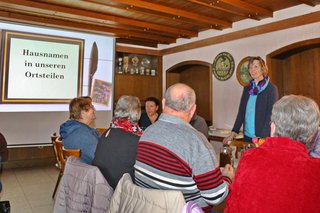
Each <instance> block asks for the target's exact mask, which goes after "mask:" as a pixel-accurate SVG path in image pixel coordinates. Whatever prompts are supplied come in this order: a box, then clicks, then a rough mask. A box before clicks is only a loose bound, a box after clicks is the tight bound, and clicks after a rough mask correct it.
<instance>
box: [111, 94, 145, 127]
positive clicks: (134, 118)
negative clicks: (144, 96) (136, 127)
mask: <svg viewBox="0 0 320 213" xmlns="http://www.w3.org/2000/svg"><path fill="white" fill-rule="evenodd" d="M140 116H141V104H140V100H139V98H137V97H135V96H128V95H123V96H121V97H120V98H119V100H118V102H117V105H116V109H115V110H114V117H115V118H128V120H129V121H130V122H133V123H135V122H138V121H139V119H140Z"/></svg>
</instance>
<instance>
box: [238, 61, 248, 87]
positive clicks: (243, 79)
mask: <svg viewBox="0 0 320 213" xmlns="http://www.w3.org/2000/svg"><path fill="white" fill-rule="evenodd" d="M249 60H250V56H247V57H245V58H244V59H242V60H241V61H240V62H239V64H238V67H237V79H238V81H239V83H240V84H241V85H242V86H247V85H248V84H249V82H250V81H251V80H252V78H251V76H250V73H249V69H248V64H249Z"/></svg>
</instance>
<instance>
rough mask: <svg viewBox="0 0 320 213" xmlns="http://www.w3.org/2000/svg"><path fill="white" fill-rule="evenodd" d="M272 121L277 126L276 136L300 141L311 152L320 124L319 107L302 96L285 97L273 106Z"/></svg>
mask: <svg viewBox="0 0 320 213" xmlns="http://www.w3.org/2000/svg"><path fill="white" fill-rule="evenodd" d="M271 121H272V122H274V124H275V126H276V130H275V133H274V136H284V137H288V138H291V139H293V140H296V141H299V142H301V143H303V144H305V145H306V147H307V149H308V150H310V149H311V148H312V147H313V138H314V135H315V134H316V132H317V130H318V127H319V123H320V112H319V106H318V104H317V103H316V102H315V101H314V100H312V99H311V98H307V97H304V96H301V95H288V96H284V97H282V98H281V99H280V100H278V101H277V102H276V103H275V104H274V105H273V109H272V115H271Z"/></svg>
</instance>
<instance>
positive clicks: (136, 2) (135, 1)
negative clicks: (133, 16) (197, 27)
mask: <svg viewBox="0 0 320 213" xmlns="http://www.w3.org/2000/svg"><path fill="white" fill-rule="evenodd" d="M112 1H113V2H118V3H122V4H127V5H130V6H133V7H140V8H144V9H147V10H153V11H157V12H161V13H166V14H171V15H173V16H178V17H179V16H180V17H185V18H188V19H193V20H197V21H201V22H205V23H208V24H210V25H211V26H217V27H218V26H223V27H229V28H230V27H231V26H232V23H231V22H228V21H224V20H221V19H217V18H213V17H209V16H203V15H199V14H198V13H192V12H188V11H185V10H182V9H177V8H171V7H167V6H163V5H160V4H155V3H150V2H146V1H141V0H112Z"/></svg>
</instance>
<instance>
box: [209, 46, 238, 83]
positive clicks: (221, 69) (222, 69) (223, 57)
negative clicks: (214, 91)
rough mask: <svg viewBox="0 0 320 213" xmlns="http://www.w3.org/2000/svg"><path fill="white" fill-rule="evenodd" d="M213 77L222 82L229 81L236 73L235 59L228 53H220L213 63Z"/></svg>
mask: <svg viewBox="0 0 320 213" xmlns="http://www.w3.org/2000/svg"><path fill="white" fill-rule="evenodd" d="M212 72H213V75H214V76H215V77H216V79H218V80H220V81H225V80H228V79H229V78H230V77H231V76H232V74H233V72H234V59H233V57H232V55H231V54H230V53H228V52H221V53H219V54H218V55H217V56H216V58H215V59H214V61H213V67H212Z"/></svg>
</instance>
